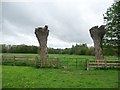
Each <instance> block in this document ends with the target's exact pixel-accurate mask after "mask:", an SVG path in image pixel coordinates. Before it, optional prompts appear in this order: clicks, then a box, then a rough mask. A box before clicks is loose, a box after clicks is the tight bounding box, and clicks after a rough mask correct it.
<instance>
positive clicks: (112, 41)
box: [103, 1, 120, 47]
mask: <svg viewBox="0 0 120 90" xmlns="http://www.w3.org/2000/svg"><path fill="white" fill-rule="evenodd" d="M104 21H105V23H106V35H105V37H104V40H103V43H104V45H111V46H115V47H116V46H118V43H117V42H119V37H120V34H119V31H120V1H119V2H115V3H113V5H111V7H109V8H108V9H107V12H106V13H105V14H104ZM105 41H107V42H105Z"/></svg>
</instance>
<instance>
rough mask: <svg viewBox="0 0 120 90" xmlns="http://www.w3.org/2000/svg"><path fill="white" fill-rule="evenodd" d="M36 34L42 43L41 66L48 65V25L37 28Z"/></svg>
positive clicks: (40, 43)
mask: <svg viewBox="0 0 120 90" xmlns="http://www.w3.org/2000/svg"><path fill="white" fill-rule="evenodd" d="M35 35H36V37H37V39H38V42H39V45H40V60H41V67H45V66H46V62H47V60H48V51H47V37H48V35H49V30H48V26H46V25H45V27H38V28H35Z"/></svg>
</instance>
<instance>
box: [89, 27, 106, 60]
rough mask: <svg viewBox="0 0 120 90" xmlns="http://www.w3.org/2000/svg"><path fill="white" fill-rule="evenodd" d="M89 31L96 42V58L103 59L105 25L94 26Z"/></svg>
mask: <svg viewBox="0 0 120 90" xmlns="http://www.w3.org/2000/svg"><path fill="white" fill-rule="evenodd" d="M89 31H90V35H91V37H92V39H93V42H94V48H95V56H96V60H97V61H103V59H104V56H103V50H102V39H103V37H104V35H105V25H101V26H100V27H98V26H95V27H92V28H91V29H90V30H89Z"/></svg>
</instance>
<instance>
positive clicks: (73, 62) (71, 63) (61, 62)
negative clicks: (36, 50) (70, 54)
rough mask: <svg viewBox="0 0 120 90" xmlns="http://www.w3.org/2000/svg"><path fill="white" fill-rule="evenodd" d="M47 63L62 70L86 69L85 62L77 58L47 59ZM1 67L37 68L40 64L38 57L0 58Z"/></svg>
mask: <svg viewBox="0 0 120 90" xmlns="http://www.w3.org/2000/svg"><path fill="white" fill-rule="evenodd" d="M48 63H49V65H48V66H50V67H54V68H56V67H57V68H62V69H66V70H68V69H86V62H85V60H80V59H79V58H49V60H48ZM2 64H3V65H13V66H15V65H17V66H18V65H19V66H37V67H40V65H41V62H40V60H39V58H38V56H35V57H23V56H22V57H21V56H2Z"/></svg>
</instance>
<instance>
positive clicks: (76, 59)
mask: <svg viewBox="0 0 120 90" xmlns="http://www.w3.org/2000/svg"><path fill="white" fill-rule="evenodd" d="M76 69H77V58H76Z"/></svg>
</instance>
